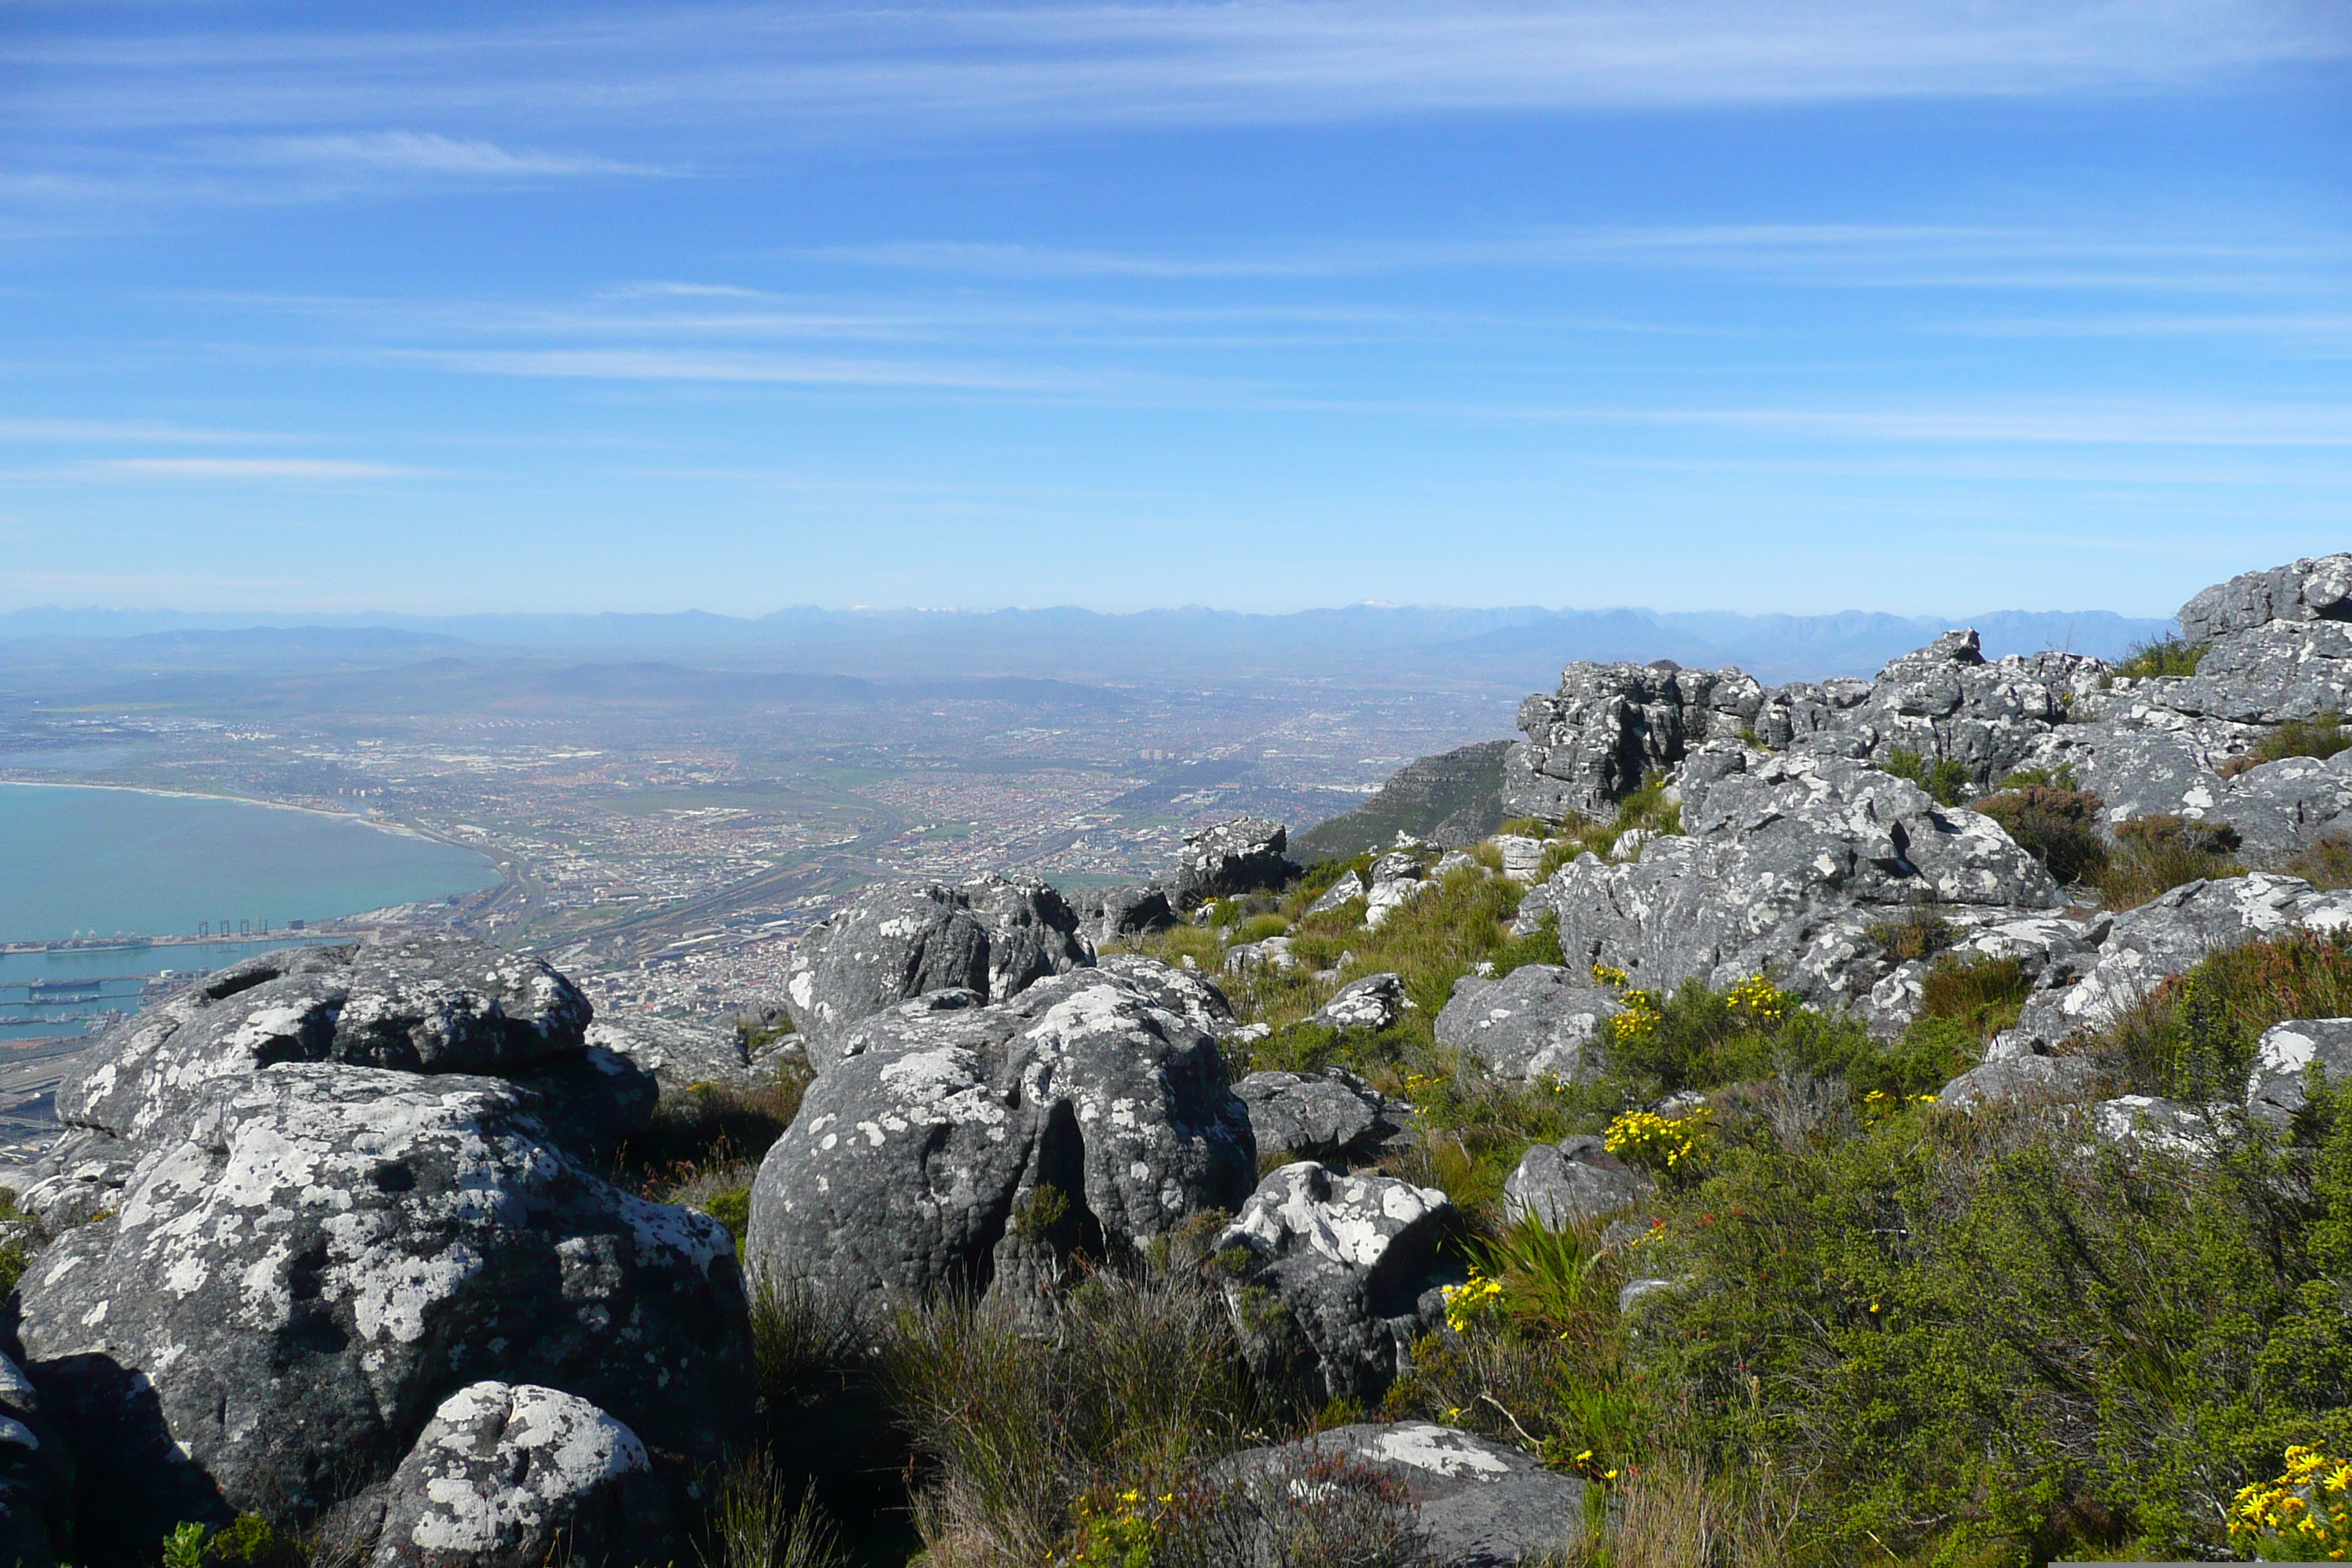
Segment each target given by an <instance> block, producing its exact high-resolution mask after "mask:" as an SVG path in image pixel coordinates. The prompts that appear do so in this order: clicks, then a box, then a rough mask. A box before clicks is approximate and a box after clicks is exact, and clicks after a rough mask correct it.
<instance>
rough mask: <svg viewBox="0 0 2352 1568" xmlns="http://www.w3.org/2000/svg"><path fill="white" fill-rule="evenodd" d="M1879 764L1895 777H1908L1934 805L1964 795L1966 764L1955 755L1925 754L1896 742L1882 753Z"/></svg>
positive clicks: (1955, 801) (1953, 801) (1950, 802)
mask: <svg viewBox="0 0 2352 1568" xmlns="http://www.w3.org/2000/svg"><path fill="white" fill-rule="evenodd" d="M1879 767H1880V769H1881V770H1882V771H1884V772H1885V773H1893V774H1894V775H1895V777H1896V778H1898V779H1909V780H1910V781H1911V782H1912V783H1913V784H1917V785H1918V786H1919V787H1920V788H1921V789H1923V790H1926V791H1927V795H1928V796H1929V798H1931V799H1932V800H1934V801H1935V803H1936V804H1937V805H1959V804H1960V802H1962V801H1963V800H1966V799H1967V798H1968V795H1969V770H1968V764H1967V763H1963V762H1961V761H1960V760H1959V759H1958V758H1957V757H1927V756H1923V755H1922V754H1920V753H1919V752H1915V751H1913V750H1911V749H1910V748H1909V747H1907V746H1897V747H1895V749H1894V750H1893V751H1891V752H1887V753H1886V761H1885V762H1884V763H1880V764H1879Z"/></svg>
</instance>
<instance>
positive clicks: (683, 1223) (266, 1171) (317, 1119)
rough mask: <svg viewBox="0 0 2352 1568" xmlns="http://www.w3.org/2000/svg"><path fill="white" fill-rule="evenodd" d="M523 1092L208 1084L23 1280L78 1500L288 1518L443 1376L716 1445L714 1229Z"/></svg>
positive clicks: (143, 1512) (729, 1326)
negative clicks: (599, 1161)
mask: <svg viewBox="0 0 2352 1568" xmlns="http://www.w3.org/2000/svg"><path fill="white" fill-rule="evenodd" d="M537 1104H538V1100H537V1097H535V1096H533V1095H532V1094H530V1092H529V1091H528V1090H525V1089H520V1088H518V1087H517V1086H515V1085H513V1084H510V1083H506V1082H502V1081H499V1080H497V1079H482V1078H471V1077H463V1076H457V1075H445V1076H436V1077H428V1078H420V1077H418V1076H416V1075H415V1074H411V1073H401V1072H388V1071H383V1070H381V1069H373V1068H350V1067H340V1066H331V1065H319V1064H310V1063H280V1064H278V1065H277V1066H274V1067H269V1068H264V1069H262V1070H261V1071H259V1072H257V1073H256V1074H254V1075H253V1076H251V1077H250V1078H246V1079H224V1080H220V1081H217V1082H215V1083H214V1084H213V1085H211V1086H210V1087H209V1088H208V1089H206V1090H205V1093H204V1095H203V1096H202V1098H201V1099H200V1100H198V1101H197V1103H196V1105H195V1107H194V1110H193V1112H192V1114H191V1116H190V1117H189V1119H188V1121H187V1124H186V1127H185V1129H184V1131H183V1132H181V1133H179V1134H178V1135H175V1136H173V1137H168V1138H161V1139H157V1140H154V1141H153V1142H152V1143H151V1144H150V1145H149V1146H148V1148H147V1150H146V1152H144V1154H143V1155H142V1158H141V1160H140V1161H139V1163H138V1165H137V1166H136V1168H135V1169H134V1170H133V1172H132V1173H131V1177H130V1179H129V1181H128V1184H126V1186H125V1187H124V1189H123V1191H122V1194H121V1206H120V1209H119V1211H118V1212H117V1213H116V1214H115V1215H113V1216H112V1217H110V1218H108V1219H103V1220H100V1221H98V1222H96V1223H92V1224H88V1225H84V1226H79V1227H77V1228H75V1229H73V1230H70V1231H68V1232H67V1233H66V1234H65V1235H63V1236H62V1237H59V1238H58V1240H57V1241H56V1242H55V1243H53V1244H52V1245H51V1246H50V1247H48V1248H47V1250H46V1251H45V1252H43V1253H42V1254H41V1256H40V1257H39V1258H38V1259H37V1260H36V1262H35V1263H34V1265H33V1266H32V1267H31V1268H29V1269H27V1270H26V1275H25V1277H24V1280H23V1283H22V1285H21V1288H20V1291H19V1298H18V1322H17V1335H18V1339H19V1342H21V1344H22V1346H23V1348H24V1351H25V1354H26V1372H27V1373H29V1374H30V1376H31V1378H32V1380H33V1382H34V1384H36V1385H37V1387H38V1388H39V1390H40V1394H41V1399H42V1403H43V1406H44V1408H45V1409H46V1410H47V1413H48V1415H49V1416H50V1418H51V1419H52V1420H54V1421H56V1422H57V1423H58V1426H59V1427H60V1428H61V1429H62V1430H63V1431H64V1432H65V1434H66V1436H67V1437H68V1442H69V1444H70V1446H71V1447H73V1449H74V1451H75V1452H76V1453H77V1454H78V1455H80V1456H83V1457H84V1459H85V1465H84V1473H83V1477H82V1482H81V1489H82V1495H83V1498H84V1499H85V1501H86V1503H87V1502H89V1500H95V1499H108V1500H111V1501H110V1502H109V1503H108V1504H107V1506H106V1507H104V1508H103V1509H93V1508H89V1507H86V1508H85V1510H84V1517H85V1519H86V1520H89V1521H94V1523H93V1528H104V1529H106V1530H109V1531H118V1532H121V1533H122V1534H123V1536H124V1539H125V1540H127V1541H128V1542H131V1543H132V1544H134V1545H135V1546H136V1547H137V1548H139V1549H141V1550H145V1549H149V1548H152V1543H153V1542H154V1541H155V1540H156V1539H157V1538H158V1537H159V1536H160V1535H162V1534H163V1532H165V1531H169V1530H170V1529H171V1528H172V1526H173V1524H174V1523H175V1522H176V1521H180V1520H207V1521H224V1520H226V1517H227V1516H228V1515H229V1514H232V1513H236V1512H239V1511H245V1510H257V1511H265V1512H268V1513H269V1514H270V1515H271V1516H273V1517H275V1518H278V1519H285V1518H288V1517H293V1518H298V1519H299V1518H306V1517H310V1515H312V1514H314V1513H316V1512H317V1511H318V1510H320V1509H322V1508H325V1507H327V1506H329V1505H331V1504H334V1503H337V1502H340V1501H341V1500H343V1499H345V1498H347V1497H348V1496H350V1495H351V1494H352V1492H354V1491H356V1490H357V1489H361V1488H362V1487H365V1486H367V1485H369V1484H371V1483H373V1482H374V1481H378V1480H381V1479H384V1478H386V1477H388V1476H389V1475H390V1474H391V1472H392V1470H393V1469H394V1467H395V1466H396V1465H397V1463H398V1462H399V1460H400V1459H401V1458H402V1457H403V1456H404V1454H405V1453H406V1452H407V1451H408V1449H409V1447H411V1445H412V1443H413V1442H414V1439H415V1436H416V1435H417V1433H418V1432H420V1431H421V1430H422V1429H423V1427H424V1426H425V1423H426V1422H427V1421H428V1420H429V1419H430V1417H431V1415H432V1413H433V1410H434V1409H435V1407H436V1405H438V1404H439V1402H440V1400H441V1398H442V1397H443V1396H444V1395H445V1394H446V1391H447V1389H448V1387H449V1383H450V1377H451V1373H459V1374H463V1375H476V1374H478V1373H496V1374H497V1375H499V1376H500V1377H502V1378H509V1379H514V1380H519V1381H529V1382H533V1383H541V1384H549V1385H551V1386H555V1387H562V1388H565V1389H568V1390H572V1391H573V1392H575V1393H577V1394H580V1395H581V1396H582V1397H583V1398H589V1399H593V1401H594V1402H595V1403H596V1404H598V1405H601V1406H603V1407H604V1408H605V1409H607V1410H610V1411H613V1412H614V1413H615V1414H616V1415H621V1416H622V1417H623V1418H625V1420H626V1421H627V1422H628V1424H629V1426H631V1427H632V1428H633V1429H634V1430H635V1431H636V1432H637V1433H638V1434H639V1435H640V1436H643V1437H644V1438H645V1439H646V1441H647V1442H648V1443H649V1444H651V1445H652V1446H653V1447H655V1448H656V1450H661V1451H666V1452H670V1453H675V1454H677V1455H679V1456H681V1457H683V1458H686V1459H688V1460H695V1461H699V1460H705V1459H709V1458H716V1457H717V1456H718V1454H719V1452H720V1451H721V1449H722V1448H723V1447H725V1446H726V1445H727V1444H728V1443H729V1442H730V1440H731V1439H732V1436H733V1435H734V1434H735V1433H736V1432H737V1431H739V1430H740V1427H741V1426H742V1425H743V1423H744V1421H745V1420H746V1419H747V1418H748V1416H749V1414H750V1409H749V1405H750V1400H749V1394H748V1392H747V1389H748V1382H747V1380H748V1377H749V1346H748V1344H747V1337H748V1336H747V1331H746V1328H745V1319H744V1312H745V1303H744V1296H743V1290H742V1284H741V1279H740V1276H739V1274H738V1272H737V1268H736V1264H735V1257H734V1247H733V1245H732V1243H731V1242H730V1240H729V1238H728V1236H727V1233H726V1231H725V1230H724V1229H722V1228H721V1227H720V1226H719V1224H718V1222H717V1221H715V1220H712V1219H709V1217H707V1216H705V1215H698V1214H695V1213H693V1212H691V1211H689V1210H686V1209H680V1208H671V1207H667V1206H666V1205H658V1204H651V1203H647V1202H645V1201H644V1200H642V1199H639V1198H635V1197H633V1196H631V1195H629V1194H626V1193H624V1192H622V1191H620V1190H619V1189H617V1188H615V1187H614V1186H612V1185H611V1184H608V1183H606V1182H604V1181H603V1180H602V1179H600V1178H599V1177H597V1176H595V1175H593V1174H592V1173H590V1172H589V1171H587V1170H585V1169H584V1168H583V1167H582V1166H580V1165H579V1164H578V1163H575V1162H574V1161H573V1160H572V1158H570V1157H569V1156H568V1155H566V1154H564V1153H563V1152H561V1151H560V1150H559V1149H558V1148H557V1147H556V1146H555V1145H554V1144H553V1143H552V1142H551V1141H550V1139H549V1138H548V1136H547V1132H546V1129H545V1127H544V1125H543V1124H542V1123H541V1121H539V1119H538V1118H537V1116H536V1115H534V1114H533V1111H534V1110H535V1108H536V1106H537ZM118 1544H119V1543H118ZM95 1554H96V1553H93V1555H95Z"/></svg>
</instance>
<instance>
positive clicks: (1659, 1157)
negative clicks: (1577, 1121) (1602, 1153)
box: [1601, 1110, 1706, 1171]
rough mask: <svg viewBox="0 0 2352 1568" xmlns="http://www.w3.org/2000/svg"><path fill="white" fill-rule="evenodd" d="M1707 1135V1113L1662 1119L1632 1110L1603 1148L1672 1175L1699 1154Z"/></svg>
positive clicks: (1616, 1125) (1605, 1139)
mask: <svg viewBox="0 0 2352 1568" xmlns="http://www.w3.org/2000/svg"><path fill="white" fill-rule="evenodd" d="M1705 1136H1706V1111H1704V1110H1698V1111H1694V1112H1692V1113H1691V1114H1690V1115H1688V1116H1681V1117H1667V1116H1660V1115H1659V1114H1657V1113H1656V1112H1655V1111H1652V1110H1629V1111H1627V1112H1626V1113H1625V1114H1624V1115H1622V1116H1621V1117H1619V1118H1617V1120H1616V1121H1612V1122H1611V1123H1610V1124H1609V1130H1608V1131H1606V1132H1604V1133H1602V1134H1601V1145H1602V1147H1604V1148H1606V1149H1607V1150H1608V1151H1609V1152H1611V1153H1612V1154H1614V1155H1616V1156H1617V1157H1618V1158H1619V1159H1621V1160H1623V1161H1625V1162H1627V1163H1631V1164H1635V1165H1647V1166H1649V1167H1650V1168H1651V1169H1652V1170H1657V1171H1671V1170H1673V1169H1674V1168H1675V1166H1677V1165H1679V1164H1681V1163H1683V1162H1684V1161H1685V1160H1687V1159H1689V1158H1690V1157H1691V1155H1692V1154H1693V1153H1694V1152H1696V1150H1697V1148H1698V1146H1699V1140H1700V1139H1701V1138H1703V1137H1705Z"/></svg>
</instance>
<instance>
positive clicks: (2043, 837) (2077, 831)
mask: <svg viewBox="0 0 2352 1568" xmlns="http://www.w3.org/2000/svg"><path fill="white" fill-rule="evenodd" d="M2106 805H2107V803H2106V802H2105V801H2104V800H2102V799H2101V798H2100V797H2099V796H2097V795H2094V794H2093V793H2091V792H2090V791H2089V790H2073V789H2060V788H2058V787H2056V786H2054V785H2051V784H2026V785H2024V786H2022V787H2020V788H2014V789H2005V790H2003V791H2002V792H2001V793H2000V794H1999V795H1988V796H1986V797H1985V798H1984V799H1982V800H1980V801H1978V802H1977V803H1976V809H1977V810H1979V811H1980V812H1982V813H1984V814H1985V815H1986V816H1990V817H1991V818H1992V819H1993V820H1994V821H1995V822H1998V823H2000V826H2001V828H2002V830H2003V831H2004V832H2006V833H2007V834H2008V835H2009V836H2010V837H2011V838H2013V839H2015V840H2016V841H2017V846H2018V847H2019V848H2021V849H2022V850H2024V851H2025V852H2026V853H2027V854H2029V855H2031V856H2032V857H2033V858H2035V859H2036V860H2039V861H2041V862H2042V865H2044V866H2046V867H2047V868H2049V870H2050V874H2051V875H2052V876H2053V877H2055V878H2056V879H2058V881H2059V883H2060V885H2061V886H2064V885H2066V884H2068V883H2073V882H2080V881H2084V880H2087V879H2092V878H2095V877H2096V876H2097V875H2098V874H2099V873H2100V872H2101V871H2103V870H2105V868H2106V864H2107V847H2106V844H2105V841H2104V840H2103V839H2101V838H2100V837H2099V819H2100V817H2101V816H2102V814H2103V813H2105V810H2106Z"/></svg>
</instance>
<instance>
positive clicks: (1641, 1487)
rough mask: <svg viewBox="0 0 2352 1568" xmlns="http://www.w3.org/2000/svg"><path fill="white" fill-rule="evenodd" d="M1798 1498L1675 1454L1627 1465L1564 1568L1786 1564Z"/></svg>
mask: <svg viewBox="0 0 2352 1568" xmlns="http://www.w3.org/2000/svg"><path fill="white" fill-rule="evenodd" d="M1796 1523H1797V1502H1796V1500H1795V1499H1794V1498H1793V1497H1791V1496H1788V1495H1784V1494H1782V1493H1780V1491H1779V1490H1778V1489H1774V1488H1771V1487H1769V1486H1763V1485H1759V1484H1757V1483H1756V1482H1755V1481H1752V1480H1751V1481H1750V1482H1749V1483H1748V1484H1747V1485H1745V1486H1739V1485H1735V1484H1733V1483H1732V1482H1731V1481H1729V1480H1728V1479H1724V1478H1721V1477H1711V1476H1709V1475H1708V1474H1707V1473H1706V1471H1705V1470H1704V1469H1702V1468H1700V1466H1699V1464H1698V1462H1697V1461H1696V1459H1694V1458H1688V1457H1685V1456H1681V1455H1676V1456H1674V1457H1671V1458H1664V1459H1661V1460H1659V1461H1657V1462H1656V1463H1654V1464H1651V1465H1647V1466H1643V1467H1641V1468H1638V1469H1635V1470H1633V1471H1631V1472H1629V1473H1628V1474H1627V1475H1626V1476H1624V1477H1623V1478H1622V1482H1621V1484H1620V1485H1619V1487H1618V1489H1617V1493H1616V1496H1615V1498H1614V1499H1613V1500H1612V1506H1611V1507H1610V1509H1609V1510H1608V1514H1607V1519H1606V1522H1605V1523H1603V1524H1602V1525H1601V1529H1600V1530H1599V1531H1595V1532H1594V1533H1593V1534H1592V1535H1591V1536H1589V1537H1588V1538H1587V1540H1586V1542H1585V1544H1584V1546H1583V1548H1582V1549H1581V1550H1580V1552H1576V1553H1574V1554H1572V1555H1571V1556H1570V1558H1569V1563H1570V1568H1785V1565H1786V1564H1788V1563H1791V1562H1792V1561H1793V1560H1794V1558H1793V1554H1792V1552H1791V1551H1790V1533H1791V1531H1793V1529H1794V1527H1795V1525H1796Z"/></svg>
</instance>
